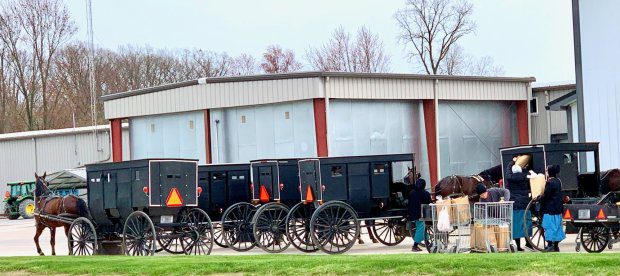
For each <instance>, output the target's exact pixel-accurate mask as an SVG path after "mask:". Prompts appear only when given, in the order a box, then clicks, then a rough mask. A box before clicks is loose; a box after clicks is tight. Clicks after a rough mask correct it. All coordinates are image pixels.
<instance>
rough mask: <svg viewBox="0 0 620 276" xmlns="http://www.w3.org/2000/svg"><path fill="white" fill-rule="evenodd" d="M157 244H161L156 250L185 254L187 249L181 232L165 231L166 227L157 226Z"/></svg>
mask: <svg viewBox="0 0 620 276" xmlns="http://www.w3.org/2000/svg"><path fill="white" fill-rule="evenodd" d="M157 230H158V231H156V232H157V244H158V245H159V246H158V247H157V249H156V250H155V252H160V251H164V250H165V251H166V252H168V253H170V254H175V255H176V254H184V253H185V250H184V249H183V245H182V244H181V237H180V235H181V234H180V233H178V232H177V231H176V230H174V231H165V230H164V229H161V228H159V227H158V228H157Z"/></svg>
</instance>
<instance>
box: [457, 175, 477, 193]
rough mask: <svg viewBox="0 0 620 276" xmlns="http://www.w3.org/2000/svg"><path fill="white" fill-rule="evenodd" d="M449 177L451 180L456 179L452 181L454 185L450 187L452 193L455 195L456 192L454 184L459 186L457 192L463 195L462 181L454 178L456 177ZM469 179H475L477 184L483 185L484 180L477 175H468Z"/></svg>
mask: <svg viewBox="0 0 620 276" xmlns="http://www.w3.org/2000/svg"><path fill="white" fill-rule="evenodd" d="M451 177H452V178H456V181H454V182H453V183H454V184H453V185H452V192H453V193H456V191H457V190H456V184H458V185H459V190H458V191H459V192H461V193H463V180H462V179H461V178H460V177H458V176H456V175H452V176H451ZM469 177H471V178H473V179H475V180H476V181H478V183H484V178H483V177H482V176H480V175H478V174H474V175H470V176H469Z"/></svg>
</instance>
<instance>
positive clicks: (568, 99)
mask: <svg viewBox="0 0 620 276" xmlns="http://www.w3.org/2000/svg"><path fill="white" fill-rule="evenodd" d="M575 101H577V91H576V90H573V91H571V92H569V93H567V94H566V95H563V96H562V97H559V98H557V99H555V100H553V101H550V102H549V104H548V105H547V106H545V109H547V110H551V111H560V110H564V109H566V107H568V105H569V104H571V103H573V102H575Z"/></svg>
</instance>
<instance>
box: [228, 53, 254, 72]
mask: <svg viewBox="0 0 620 276" xmlns="http://www.w3.org/2000/svg"><path fill="white" fill-rule="evenodd" d="M259 70H260V69H259V66H258V63H257V62H256V59H255V58H254V57H253V56H251V55H249V54H241V55H239V56H238V57H236V58H235V60H234V66H233V73H232V75H234V76H247V75H254V74H258V72H259Z"/></svg>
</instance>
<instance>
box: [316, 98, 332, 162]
mask: <svg viewBox="0 0 620 276" xmlns="http://www.w3.org/2000/svg"><path fill="white" fill-rule="evenodd" d="M313 105H314V131H315V134H316V154H317V155H318V156H319V157H326V156H329V155H328V152H327V113H326V109H325V99H314V101H313Z"/></svg>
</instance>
